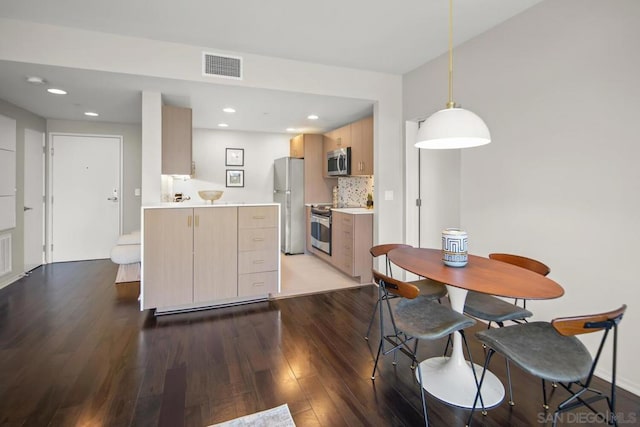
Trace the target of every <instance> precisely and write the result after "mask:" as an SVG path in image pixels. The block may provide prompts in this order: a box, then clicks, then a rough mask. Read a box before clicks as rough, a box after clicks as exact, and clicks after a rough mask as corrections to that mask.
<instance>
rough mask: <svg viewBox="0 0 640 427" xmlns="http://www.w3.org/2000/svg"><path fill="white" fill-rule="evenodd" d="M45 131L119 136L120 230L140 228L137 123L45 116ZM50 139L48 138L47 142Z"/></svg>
mask: <svg viewBox="0 0 640 427" xmlns="http://www.w3.org/2000/svg"><path fill="white" fill-rule="evenodd" d="M47 132H48V133H51V132H59V133H80V134H89V135H114V136H122V149H123V153H122V161H123V168H122V169H123V171H122V190H121V191H122V194H121V195H120V199H121V200H122V203H123V205H122V231H123V232H124V233H129V232H131V231H133V230H139V229H140V196H136V195H135V189H136V188H141V184H142V183H141V176H140V174H141V170H140V163H141V157H142V153H141V150H142V148H141V145H142V142H141V140H142V136H141V129H140V125H132V124H123V123H107V122H94V121H87V120H47ZM48 143H49V141H48V138H47V144H48Z"/></svg>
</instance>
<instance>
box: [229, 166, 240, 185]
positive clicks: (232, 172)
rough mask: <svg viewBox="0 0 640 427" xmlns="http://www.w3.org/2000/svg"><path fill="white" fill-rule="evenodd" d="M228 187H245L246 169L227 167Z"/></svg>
mask: <svg viewBox="0 0 640 427" xmlns="http://www.w3.org/2000/svg"><path fill="white" fill-rule="evenodd" d="M227 187H244V171H243V170H239V169H227Z"/></svg>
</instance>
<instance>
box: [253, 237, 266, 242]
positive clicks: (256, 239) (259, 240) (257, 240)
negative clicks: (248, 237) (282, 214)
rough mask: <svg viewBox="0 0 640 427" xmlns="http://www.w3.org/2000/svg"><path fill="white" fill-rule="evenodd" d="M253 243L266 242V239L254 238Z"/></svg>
mask: <svg viewBox="0 0 640 427" xmlns="http://www.w3.org/2000/svg"><path fill="white" fill-rule="evenodd" d="M253 241H254V242H264V239H263V238H262V237H254V238H253Z"/></svg>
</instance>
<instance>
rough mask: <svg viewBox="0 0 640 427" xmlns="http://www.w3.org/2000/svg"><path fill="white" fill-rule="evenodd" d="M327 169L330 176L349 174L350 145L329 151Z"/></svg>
mask: <svg viewBox="0 0 640 427" xmlns="http://www.w3.org/2000/svg"><path fill="white" fill-rule="evenodd" d="M327 171H328V173H329V175H330V176H343V175H351V147H346V148H339V149H337V150H334V151H329V152H328V153H327Z"/></svg>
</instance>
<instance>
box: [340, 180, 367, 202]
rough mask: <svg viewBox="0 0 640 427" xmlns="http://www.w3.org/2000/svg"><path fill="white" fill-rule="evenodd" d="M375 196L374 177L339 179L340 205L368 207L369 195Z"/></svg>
mask: <svg viewBox="0 0 640 427" xmlns="http://www.w3.org/2000/svg"><path fill="white" fill-rule="evenodd" d="M369 193H371V194H373V176H349V177H340V178H338V204H339V206H343V207H356V206H366V204H367V194H369Z"/></svg>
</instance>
